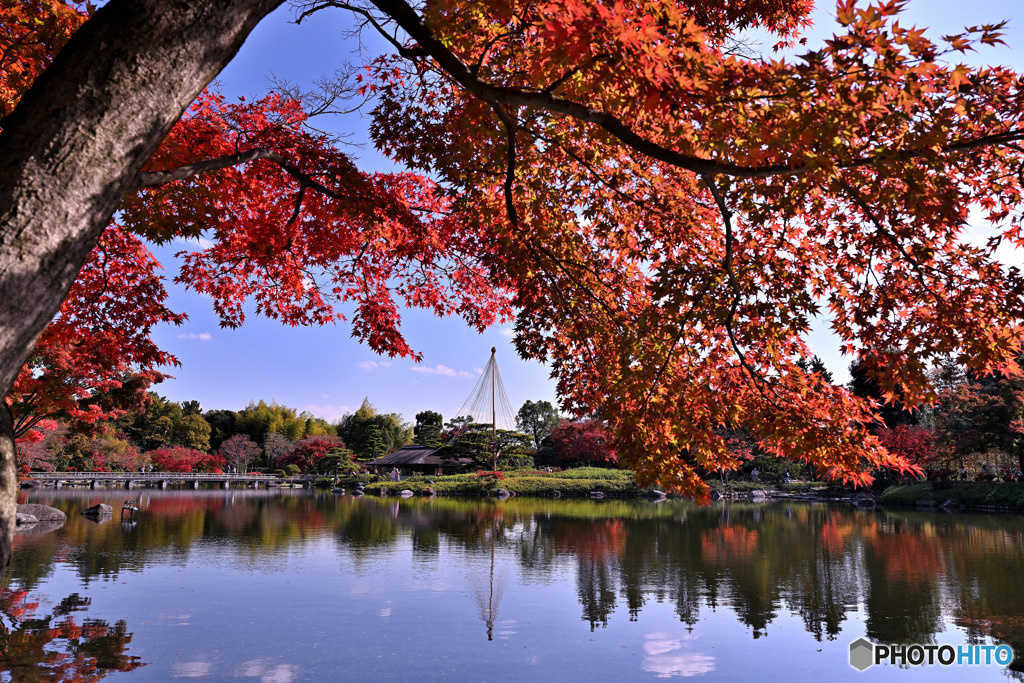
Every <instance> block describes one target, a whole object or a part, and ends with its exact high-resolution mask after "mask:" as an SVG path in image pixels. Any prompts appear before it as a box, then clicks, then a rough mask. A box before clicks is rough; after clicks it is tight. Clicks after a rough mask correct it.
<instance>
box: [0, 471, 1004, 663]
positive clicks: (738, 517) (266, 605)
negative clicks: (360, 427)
mask: <svg viewBox="0 0 1024 683" xmlns="http://www.w3.org/2000/svg"><path fill="white" fill-rule="evenodd" d="M134 495H135V496H136V497H137V499H138V501H139V503H140V505H141V507H142V509H143V511H142V513H141V514H140V515H138V516H137V518H136V521H135V522H134V523H121V521H120V520H119V519H118V517H117V511H119V510H120V507H121V503H122V502H123V500H124V499H125V497H126V496H125V492H123V491H110V492H101V491H100V492H98V491H88V492H86V491H78V492H76V491H70V492H69V491H59V492H58V491H41V492H34V493H32V494H30V496H29V497H28V498H27V499H26V498H23V499H22V502H40V503H45V504H48V505H53V506H55V507H58V508H60V509H62V510H64V511H65V512H67V513H68V522H67V524H66V525H65V526H63V527H62V528H60V529H58V530H56V531H53V532H50V533H43V534H25V535H20V536H18V537H17V538H16V546H15V554H14V559H13V563H12V567H11V569H10V570H9V571H7V572H5V573H4V575H3V576H2V581H0V652H2V653H4V654H0V672H3V673H0V680H3V681H23V680H24V681H29V680H40V681H56V680H61V681H64V680H97V679H99V678H105V677H109V678H110V679H113V680H126V681H128V680H137V681H167V680H174V679H185V680H187V679H198V680H217V681H219V680H233V681H234V680H239V681H246V680H252V681H264V682H270V683H286V682H288V681H336V680H399V679H405V680H409V679H449V680H459V681H463V680H473V681H477V680H479V681H513V680H516V681H519V680H526V679H530V680H547V679H558V680H566V681H575V680H586V681H606V680H628V681H633V680H648V679H655V678H671V677H698V678H699V679H700V680H739V679H746V678H749V677H750V676H751V675H752V674H755V675H756V676H757V677H758V678H760V679H763V680H767V681H792V680H815V681H817V680H821V679H823V678H828V679H830V680H837V681H838V680H851V681H863V680H868V677H870V679H871V680H877V679H879V678H882V679H886V680H899V681H904V680H925V679H927V680H929V681H934V680H950V681H953V680H1006V679H1008V678H1009V679H1017V678H1024V676H1021V675H1020V674H1018V673H1017V672H1015V671H1013V670H1008V669H1005V668H1003V667H998V666H988V667H982V668H977V667H972V668H965V667H940V666H923V667H910V668H899V667H894V666H887V665H881V666H875V667H872V668H871V669H870V670H868V671H867V672H865V673H860V672H857V671H856V670H854V669H853V668H851V667H850V666H849V664H848V652H849V644H850V643H851V642H852V641H854V640H856V639H857V638H860V637H862V636H865V637H867V638H869V639H871V640H873V641H875V642H882V643H887V642H918V643H935V644H950V645H954V646H959V645H966V644H969V643H979V644H998V643H1006V644H1009V645H1011V646H1012V647H1013V648H1014V649H1015V651H1016V652H1019V653H1021V655H1022V657H1021V660H1020V661H1024V535H1022V524H1024V518H1022V517H1019V516H996V515H971V514H961V515H946V514H943V513H922V512H911V511H860V510H855V509H852V508H845V507H829V506H825V505H806V504H737V503H732V504H725V503H718V504H715V505H713V506H711V507H708V508H697V507H694V506H693V505H691V504H688V503H684V502H677V501H669V502H663V503H659V504H655V503H649V502H646V501H616V500H606V501H590V500H558V501H549V500H533V499H522V498H514V499H511V500H508V501H504V502H495V501H478V500H454V499H446V498H438V499H434V500H425V499H407V500H399V499H394V498H390V499H389V498H377V497H372V498H371V497H364V498H355V497H352V496H341V497H335V496H333V495H330V494H327V495H324V494H316V493H310V492H298V491H296V492H292V493H287V492H251V491H189V492H172V491H146V492H138V491H136V492H134ZM96 502H105V503H107V504H108V505H111V506H112V507H114V509H115V517H114V519H112V520H108V521H106V522H101V523H96V522H94V521H89V520H87V519H85V518H83V517H81V516H80V514H79V513H80V512H81V511H82V510H83V509H85V508H86V507H88V506H90V505H92V504H94V503H96ZM1022 669H1024V667H1022ZM79 675H80V676H81V678H76V676H79Z"/></svg>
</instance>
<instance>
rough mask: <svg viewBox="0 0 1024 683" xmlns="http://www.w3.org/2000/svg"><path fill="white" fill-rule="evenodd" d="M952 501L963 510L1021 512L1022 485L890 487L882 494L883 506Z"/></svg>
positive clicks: (1023, 503)
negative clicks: (994, 508)
mask: <svg viewBox="0 0 1024 683" xmlns="http://www.w3.org/2000/svg"><path fill="white" fill-rule="evenodd" d="M949 499H953V500H956V501H958V502H959V503H960V504H961V505H963V506H965V507H998V508H1009V509H1013V510H1024V484H1020V483H1005V482H974V481H957V482H950V483H948V484H944V485H940V486H938V487H935V486H933V485H932V484H928V483H922V484H912V485H910V486H893V487H891V488H888V489H886V490H885V491H883V492H882V496H881V498H880V499H879V502H880V503H882V504H883V505H914V504H916V503H917V501H919V500H933V501H935V502H936V503H939V504H942V503H944V502H945V501H947V500H949Z"/></svg>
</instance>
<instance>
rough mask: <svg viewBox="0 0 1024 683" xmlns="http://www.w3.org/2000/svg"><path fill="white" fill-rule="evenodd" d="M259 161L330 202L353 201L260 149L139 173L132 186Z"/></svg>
mask: <svg viewBox="0 0 1024 683" xmlns="http://www.w3.org/2000/svg"><path fill="white" fill-rule="evenodd" d="M258 160H263V161H271V162H273V163H275V164H277V165H278V166H280V167H281V169H282V170H283V171H284V172H285V173H287V174H288V175H290V176H292V177H293V178H295V179H296V180H298V181H299V183H300V184H301V185H302V186H304V187H310V188H312V189H314V190H316V191H317V192H319V193H320V194H323V195H326V196H328V197H330V198H331V199H337V200H339V201H340V200H345V199H351V198H352V197H351V196H349V195H344V194H340V193H338V192H335V191H334V190H332V189H331V188H329V187H327V186H326V185H324V184H323V183H321V182H319V181H318V180H316V179H315V178H314V177H313V175H311V174H309V173H306V172H304V171H301V170H299V168H298V167H297V166H295V165H294V164H292V163H291V162H290V161H288V160H287V159H286V158H285V157H284V156H282V155H281V154H278V153H277V152H274V151H273V150H269V149H264V148H262V147H259V148H256V149H250V150H248V151H245V152H239V153H237V154H229V155H227V156H222V157H217V158H216V159H205V160H203V161H197V162H196V163H194V164H186V165H184V166H179V167H178V168H175V169H172V170H170V171H140V172H139V173H138V174H137V175H136V182H135V187H136V188H144V187H158V186H160V185H166V184H167V183H173V182H175V181H178V180H187V179H189V178H192V177H194V176H197V175H201V174H203V173H209V172H210V171H219V170H221V169H224V168H231V167H232V166H238V165H241V164H247V163H251V162H253V161H258Z"/></svg>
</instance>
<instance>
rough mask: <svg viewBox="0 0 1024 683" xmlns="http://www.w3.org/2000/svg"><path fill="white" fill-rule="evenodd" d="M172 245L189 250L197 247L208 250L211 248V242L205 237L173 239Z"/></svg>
mask: <svg viewBox="0 0 1024 683" xmlns="http://www.w3.org/2000/svg"><path fill="white" fill-rule="evenodd" d="M173 243H174V244H175V245H179V246H185V247H189V248H191V249H195V248H196V247H199V248H200V249H209V248H210V247H212V246H213V241H212V240H208V239H206V238H205V237H175V238H174V240H173Z"/></svg>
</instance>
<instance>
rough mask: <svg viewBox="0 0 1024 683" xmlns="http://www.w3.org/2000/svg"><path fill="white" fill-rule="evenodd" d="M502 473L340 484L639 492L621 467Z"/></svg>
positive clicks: (443, 492) (456, 492) (453, 490)
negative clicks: (613, 468)
mask: <svg viewBox="0 0 1024 683" xmlns="http://www.w3.org/2000/svg"><path fill="white" fill-rule="evenodd" d="M501 474H502V475H504V478H503V479H502V478H499V477H495V476H494V475H483V476H481V475H477V474H453V475H446V476H422V477H420V476H417V477H409V478H408V479H403V480H402V481H397V482H393V481H374V480H373V478H372V477H366V476H363V477H358V478H355V477H353V478H348V479H343V480H342V481H341V485H342V486H344V487H345V488H351V487H352V486H354V485H355V484H356V483H357V482H358V481H362V482H363V483H364V484H365V485H366V492H367V493H373V494H378V493H380V491H381V489H383V490H384V493H385V495H398V493H399V492H400V491H404V490H408V491H412V492H413V493H415V494H417V495H420V494H422V493H424V491H425V490H426V489H427V488H428V487H430V488H433V489H434V491H435V492H436V493H437V495H439V496H495V495H498V491H499V489H505V490H506V491H508V492H510V493H514V494H516V495H517V496H551V495H554V494H555V491H558V492H559V493H560V494H561V495H563V496H570V497H578V496H587V495H588V494H590V493H591V492H592V491H600V492H601V493H604V494H605V495H606V496H638V495H640V494H641V493H642V490H641V488H640V487H639V486H638V485H637V483H636V480H634V479H633V473H632V472H629V471H624V470H608V469H602V468H597V467H584V468H580V469H575V470H566V471H564V472H538V471H530V470H522V471H509V472H502V473H501ZM430 482H433V483H430Z"/></svg>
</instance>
